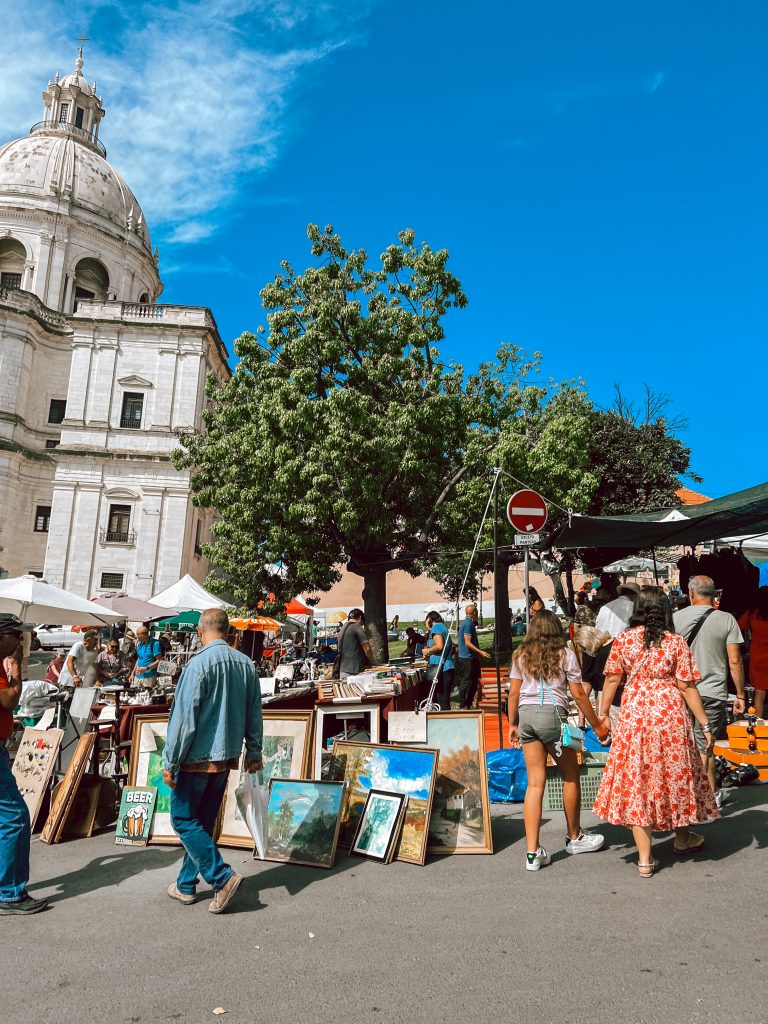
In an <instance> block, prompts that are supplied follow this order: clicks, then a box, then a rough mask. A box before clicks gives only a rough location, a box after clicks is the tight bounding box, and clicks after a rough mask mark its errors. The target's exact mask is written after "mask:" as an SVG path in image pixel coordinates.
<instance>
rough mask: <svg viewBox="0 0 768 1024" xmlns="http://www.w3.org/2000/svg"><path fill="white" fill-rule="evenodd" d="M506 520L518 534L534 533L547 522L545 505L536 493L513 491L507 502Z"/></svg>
mask: <svg viewBox="0 0 768 1024" xmlns="http://www.w3.org/2000/svg"><path fill="white" fill-rule="evenodd" d="M507 519H508V520H509V521H510V523H511V524H512V526H514V528H515V529H516V530H517V532H518V533H536V531H537V530H540V529H541V528H542V527H543V526H544V524H545V523H546V521H547V503H546V501H544V499H543V498H542V496H541V495H540V494H539V492H538V491H529V490H523V491H515V493H514V494H513V495H512V497H511V498H510V499H509V501H508V502H507Z"/></svg>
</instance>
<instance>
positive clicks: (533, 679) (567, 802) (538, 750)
mask: <svg viewBox="0 0 768 1024" xmlns="http://www.w3.org/2000/svg"><path fill="white" fill-rule="evenodd" d="M509 678H510V686H509V722H510V725H509V741H510V743H511V744H512V746H513V747H519V746H521V745H522V748H523V756H524V757H525V767H526V768H527V770H528V788H527V790H526V792H525V803H524V805H523V814H524V817H525V836H526V839H527V841H528V855H527V858H526V865H525V866H526V869H527V870H528V871H538V870H539V868H542V867H545V866H546V865H547V864H549V862H550V859H551V858H550V856H549V854H548V853H547V851H546V850H545V849H544V848H543V847H542V846H541V844H540V842H539V832H540V829H541V807H542V802H543V800H544V786H545V784H546V781H547V770H546V769H547V753H550V754H551V755H552V756H553V757H554V759H555V761H556V762H557V766H558V768H559V769H560V771H561V772H562V775H563V805H564V808H565V820H566V824H567V828H568V835H567V836H566V837H565V850H566V853H571V854H576V853H593V852H594V851H595V850H599V849H600V847H601V846H602V845H603V843H604V841H605V840H604V837H603V836H600V835H595V834H594V833H588V832H583V831H582V829H581V825H580V821H579V818H580V812H581V785H580V781H579V763H578V759H577V757H576V751H575V750H571V749H570V748H568V747H563V748H562V753H560V754H558V753H557V751H556V749H555V744H556V743H557V742H558V740H559V739H560V729H561V726H562V723H563V722H564V721H565V719H566V717H567V715H568V693H569V691H570V694H571V696H572V697H573V699H574V701H575V702H576V704H577V705H578V707H579V710H580V711H581V712H582V713H583V715H584V717H585V718H586V720H587V721H588V722H589V724H590V725H591V726H592V728H593V729H594V730H595V733H596V734H597V737H598V739H600V740H604V739H606V738H607V737H608V732H609V728H610V720H609V719H608V718H607V717H606V718H601V719H599V720H598V718H597V716H596V715H595V712H594V709H593V708H592V705H591V704H590V702H589V700H588V698H587V694H586V692H585V690H584V687H583V686H582V682H581V670H580V669H579V663H578V661H577V660H576V655H575V654H574V653H573V651H571V650H569V649H568V648H567V647H566V646H565V633H564V632H563V627H562V625H561V623H560V620H559V619H558V617H557V616H556V615H555V614H554V612H548V611H541V612H539V613H538V614H537V615H536V616H535V617H534V618H532V619H531V624H530V627H529V629H528V634H527V635H526V638H525V640H524V641H523V642H522V644H521V645H520V647H519V648H518V650H517V652H516V653H515V656H514V658H513V659H512V670H511V672H510V677H509Z"/></svg>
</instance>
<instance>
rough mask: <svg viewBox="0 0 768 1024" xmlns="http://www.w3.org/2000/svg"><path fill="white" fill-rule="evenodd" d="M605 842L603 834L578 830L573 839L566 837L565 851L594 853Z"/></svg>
mask: <svg viewBox="0 0 768 1024" xmlns="http://www.w3.org/2000/svg"><path fill="white" fill-rule="evenodd" d="M604 842H605V836H600V835H597V833H595V832H580V833H579V835H578V836H577V837H576V838H575V839H570V838H566V840H565V852H566V853H574V854H575V853H595V852H596V851H597V850H599V849H600V848H601V847H602V845H603V843H604Z"/></svg>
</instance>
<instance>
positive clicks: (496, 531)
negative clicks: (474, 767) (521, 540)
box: [481, 470, 509, 750]
mask: <svg viewBox="0 0 768 1024" xmlns="http://www.w3.org/2000/svg"><path fill="white" fill-rule="evenodd" d="M495 472H496V479H495V480H494V481H493V605H494V611H495V616H494V618H495V625H494V630H493V653H494V656H495V661H496V698H497V700H498V702H499V704H498V708H499V711H498V714H499V750H503V749H504V716H503V715H502V712H501V665H499V609H500V605H499V598H498V596H497V594H496V587H497V586H498V582H499V573H498V569H499V471H498V470H496V471H495ZM501 613H502V614H503V615H508V614H509V609H508V608H504V609H502V611H501ZM481 685H482V683H481Z"/></svg>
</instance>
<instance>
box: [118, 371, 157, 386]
mask: <svg viewBox="0 0 768 1024" xmlns="http://www.w3.org/2000/svg"><path fill="white" fill-rule="evenodd" d="M117 383H118V384H120V385H122V387H124V388H153V387H154V386H155V385H154V384H153V383H152V381H151V380H147V379H146V378H145V377H138V376H137V375H136V374H135V373H131V374H129V376H127V377H118V380H117Z"/></svg>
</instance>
